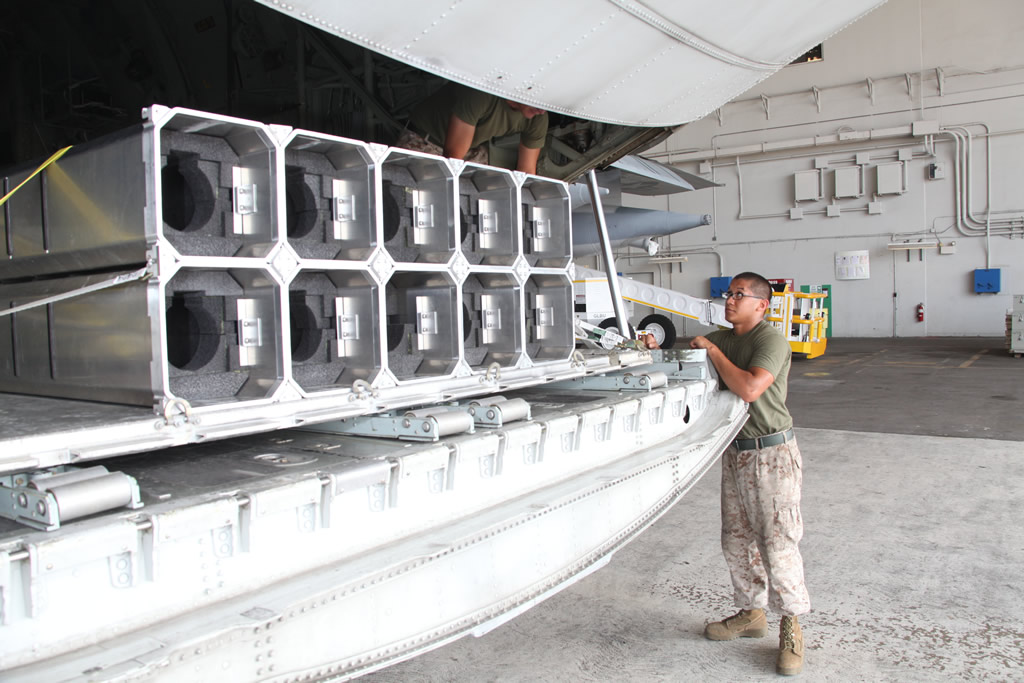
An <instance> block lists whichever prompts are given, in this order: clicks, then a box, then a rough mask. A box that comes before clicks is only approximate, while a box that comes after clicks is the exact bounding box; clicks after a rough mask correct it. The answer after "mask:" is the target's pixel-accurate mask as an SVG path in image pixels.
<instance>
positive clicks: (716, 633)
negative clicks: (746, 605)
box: [704, 609, 768, 640]
mask: <svg viewBox="0 0 1024 683" xmlns="http://www.w3.org/2000/svg"><path fill="white" fill-rule="evenodd" d="M766 635H768V617H766V616H765V614H764V610H763V609H741V610H740V611H739V612H737V613H736V614H734V615H732V616H731V617H729V618H727V619H723V620H722V621H713V622H711V623H710V624H708V625H707V626H705V627H704V637H705V638H707V639H708V640H732V639H733V638H763V637H765V636H766Z"/></svg>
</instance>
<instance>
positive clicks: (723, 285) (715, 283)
mask: <svg viewBox="0 0 1024 683" xmlns="http://www.w3.org/2000/svg"><path fill="white" fill-rule="evenodd" d="M730 282H732V278H731V277H713V278H711V298H712V299H721V298H722V292H724V291H726V290H727V289H729V283H730Z"/></svg>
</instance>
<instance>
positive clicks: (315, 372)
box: [288, 273, 377, 391]
mask: <svg viewBox="0 0 1024 683" xmlns="http://www.w3.org/2000/svg"><path fill="white" fill-rule="evenodd" d="M343 291H344V290H339V289H338V288H337V287H336V286H335V285H334V283H333V282H331V280H330V279H328V278H327V276H326V275H323V274H322V273H300V274H299V275H298V276H297V277H296V278H295V279H294V280H293V281H292V284H291V285H290V286H289V287H288V298H289V301H290V303H291V316H290V318H291V319H290V321H289V324H290V325H291V331H292V376H293V377H294V378H295V381H296V382H298V383H299V386H301V387H302V388H303V389H305V390H306V391H312V390H316V389H330V388H335V387H340V386H347V385H349V384H351V383H352V382H354V381H355V380H357V379H367V378H368V377H371V376H372V375H373V374H374V373H375V372H376V371H377V368H376V366H373V367H370V366H358V365H349V359H347V358H339V357H338V356H337V346H336V345H337V329H336V318H335V316H336V311H335V306H334V299H335V297H337V296H339V295H341V294H342V293H343ZM310 313H311V314H312V315H311V317H308V314H310ZM308 324H312V325H316V328H315V330H310V329H308V328H305V326H306V325H308ZM297 328H303V329H302V330H301V332H302V338H301V339H300V338H297V336H296V332H297ZM364 332H365V331H364ZM374 333H376V331H375V330H374ZM317 336H318V337H319V338H317ZM307 354H308V357H305V358H303V357H302V356H307Z"/></svg>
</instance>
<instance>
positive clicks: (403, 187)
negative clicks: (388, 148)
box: [381, 164, 452, 263]
mask: <svg viewBox="0 0 1024 683" xmlns="http://www.w3.org/2000/svg"><path fill="white" fill-rule="evenodd" d="M381 177H382V179H383V182H382V192H381V195H382V196H381V201H382V202H383V203H384V205H383V209H384V211H383V214H384V246H385V248H386V249H387V250H388V253H389V254H391V257H392V258H393V259H395V260H396V261H399V262H404V263H417V262H432V263H443V262H446V261H447V260H448V259H449V258H450V257H451V253H452V250H451V249H447V248H446V249H443V250H437V249H430V248H427V247H424V246H423V245H416V244H413V239H412V237H413V236H412V230H413V193H412V192H411V191H410V190H413V189H417V188H418V183H417V181H416V179H415V178H414V177H413V175H412V173H410V172H409V170H408V169H407V168H405V167H404V166H401V165H398V164H385V165H384V166H383V167H382V171H381ZM445 210H446V211H447V210H450V203H449V204H448V206H447V207H446V208H445ZM435 221H437V223H438V225H439V227H438V229H449V228H448V227H446V226H447V225H448V217H447V216H442V215H438V216H436V217H435ZM389 237H390V239H389Z"/></svg>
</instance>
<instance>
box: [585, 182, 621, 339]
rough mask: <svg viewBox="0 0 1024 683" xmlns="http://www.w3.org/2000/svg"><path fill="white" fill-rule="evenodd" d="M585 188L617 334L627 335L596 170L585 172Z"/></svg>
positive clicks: (617, 277)
mask: <svg viewBox="0 0 1024 683" xmlns="http://www.w3.org/2000/svg"><path fill="white" fill-rule="evenodd" d="M587 188H588V189H589V190H590V205H591V206H593V207H594V222H595V223H597V238H598V240H599V241H600V242H601V255H602V256H603V257H604V267H605V271H606V274H607V275H608V290H609V291H610V292H611V295H612V309H613V310H614V311H615V321H616V323H617V324H618V326H619V334H621V335H622V336H623V337H629V336H630V335H629V321H628V320H627V319H626V307H625V305H624V304H623V303H622V292H621V291H620V290H619V276H618V272H617V271H616V270H615V256H613V255H612V241H611V240H610V239H609V238H608V225H607V224H606V223H605V221H604V207H602V206H601V191H600V189H599V188H598V186H597V172H595V171H594V170H593V169H591V170H590V172H589V173H587Z"/></svg>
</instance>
